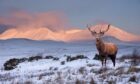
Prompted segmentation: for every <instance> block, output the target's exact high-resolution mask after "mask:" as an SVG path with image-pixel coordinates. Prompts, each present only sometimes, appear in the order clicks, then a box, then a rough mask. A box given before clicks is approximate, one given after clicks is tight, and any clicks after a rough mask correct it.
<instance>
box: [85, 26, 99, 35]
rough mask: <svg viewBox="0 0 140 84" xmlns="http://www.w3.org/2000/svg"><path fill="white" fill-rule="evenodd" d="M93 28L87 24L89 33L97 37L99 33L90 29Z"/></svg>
mask: <svg viewBox="0 0 140 84" xmlns="http://www.w3.org/2000/svg"><path fill="white" fill-rule="evenodd" d="M91 26H92V25H88V24H87V28H88V30H89V31H90V32H91V34H92V35H93V36H94V35H96V34H97V33H96V32H95V30H93V31H92V30H91V29H90V28H91Z"/></svg>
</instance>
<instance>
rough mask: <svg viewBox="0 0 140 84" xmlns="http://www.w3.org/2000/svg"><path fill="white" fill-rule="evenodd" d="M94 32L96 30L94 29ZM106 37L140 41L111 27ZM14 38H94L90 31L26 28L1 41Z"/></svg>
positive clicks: (5, 35)
mask: <svg viewBox="0 0 140 84" xmlns="http://www.w3.org/2000/svg"><path fill="white" fill-rule="evenodd" d="M91 29H92V30H94V29H95V28H94V27H92V28H91ZM105 36H112V37H114V38H116V39H118V40H120V41H124V42H131V41H140V36H136V35H133V34H131V33H128V32H126V31H124V30H122V29H120V28H117V27H115V26H112V25H111V27H110V29H109V31H108V32H106V33H105ZM12 38H26V39H31V40H53V41H63V42H73V41H88V40H92V39H94V38H95V37H93V36H92V35H91V34H90V32H89V31H88V29H80V28H79V29H71V30H66V31H59V32H54V31H51V30H50V29H49V28H46V27H41V28H33V29H30V28H26V30H24V31H22V30H20V29H13V28H12V29H8V30H6V31H5V32H3V33H2V34H0V40H6V39H12Z"/></svg>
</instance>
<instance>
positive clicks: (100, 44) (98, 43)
mask: <svg viewBox="0 0 140 84" xmlns="http://www.w3.org/2000/svg"><path fill="white" fill-rule="evenodd" d="M104 47H105V44H104V42H103V41H102V39H101V38H98V39H96V48H97V50H98V51H99V53H102V52H103V51H104Z"/></svg>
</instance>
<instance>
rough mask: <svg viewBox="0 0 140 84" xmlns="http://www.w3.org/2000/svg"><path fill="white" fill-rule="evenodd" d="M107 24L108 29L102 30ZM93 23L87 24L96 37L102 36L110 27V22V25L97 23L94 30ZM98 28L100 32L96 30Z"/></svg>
mask: <svg viewBox="0 0 140 84" xmlns="http://www.w3.org/2000/svg"><path fill="white" fill-rule="evenodd" d="M106 26H107V29H106V30H102V28H105V27H106ZM91 27H92V25H87V28H88V30H89V31H90V32H91V34H92V35H93V36H94V37H95V38H96V39H98V38H100V37H102V36H103V35H104V34H105V33H106V32H107V31H108V30H109V28H110V24H108V25H97V26H95V28H94V30H91ZM96 28H100V30H99V32H97V31H95V29H96Z"/></svg>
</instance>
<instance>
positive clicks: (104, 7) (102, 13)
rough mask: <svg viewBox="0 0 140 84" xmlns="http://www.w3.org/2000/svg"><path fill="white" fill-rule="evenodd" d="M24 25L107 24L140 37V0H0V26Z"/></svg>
mask: <svg viewBox="0 0 140 84" xmlns="http://www.w3.org/2000/svg"><path fill="white" fill-rule="evenodd" d="M43 16H44V17H43ZM19 17H20V18H19ZM24 17H25V18H24ZM54 17H55V19H54ZM34 18H35V19H34ZM40 18H41V19H40ZM48 18H49V19H48ZM47 19H48V20H49V21H48V20H47ZM15 20H16V21H15ZM38 20H39V22H38ZM14 21H15V22H16V23H13V22H14ZM27 22H28V24H37V25H35V26H38V25H40V24H41V25H43V26H44V25H45V24H48V25H52V24H53V25H55V26H56V25H59V24H61V27H62V25H63V27H64V26H65V24H66V25H67V26H69V27H78V28H86V25H87V24H93V25H96V24H98V23H110V24H112V25H114V26H117V27H119V28H122V29H123V30H126V31H127V32H130V33H133V34H136V35H140V0H0V24H6V23H7V24H14V25H19V24H20V25H25V23H26V25H27ZM38 23H39V24H38ZM42 23H43V24H42ZM33 27H34V26H33ZM61 27H58V28H61ZM54 30H55V29H54Z"/></svg>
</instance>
